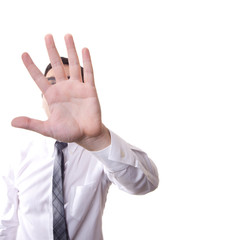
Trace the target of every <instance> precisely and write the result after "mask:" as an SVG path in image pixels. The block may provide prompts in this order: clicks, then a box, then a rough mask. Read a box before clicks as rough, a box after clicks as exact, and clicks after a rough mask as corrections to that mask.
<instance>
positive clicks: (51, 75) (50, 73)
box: [42, 65, 69, 117]
mask: <svg viewBox="0 0 240 240" xmlns="http://www.w3.org/2000/svg"><path fill="white" fill-rule="evenodd" d="M63 66H64V70H65V73H66V75H67V77H68V78H69V66H68V65H63ZM46 78H47V79H48V82H49V84H50V85H52V84H55V83H56V79H55V75H54V71H53V69H52V68H51V69H50V70H49V71H48V73H47V75H46ZM42 105H43V108H44V110H45V112H46V114H47V116H48V117H49V116H50V112H49V108H48V104H47V101H46V99H45V97H44V95H43V103H42Z"/></svg>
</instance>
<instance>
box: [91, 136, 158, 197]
mask: <svg viewBox="0 0 240 240" xmlns="http://www.w3.org/2000/svg"><path fill="white" fill-rule="evenodd" d="M110 134H111V145H110V146H108V147H107V148H105V149H103V150H101V151H92V154H93V155H94V156H95V157H96V158H97V159H98V160H99V161H100V162H101V163H102V164H103V165H104V170H105V173H106V174H107V176H108V178H109V180H110V181H111V182H113V183H114V184H116V185H117V186H118V187H119V188H120V189H121V190H124V191H126V192H128V193H130V194H146V193H148V192H151V191H153V190H155V189H156V188H157V187H158V184H159V178H158V171H157V168H156V166H155V164H154V163H153V161H152V160H151V159H150V158H149V157H148V155H147V154H146V153H145V152H143V151H142V150H140V149H139V148H136V147H134V146H132V145H130V144H128V143H127V142H125V141H124V140H123V139H121V138H120V137H119V136H118V135H116V134H115V133H113V132H111V131H110Z"/></svg>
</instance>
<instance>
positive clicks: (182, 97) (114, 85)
mask: <svg viewBox="0 0 240 240" xmlns="http://www.w3.org/2000/svg"><path fill="white" fill-rule="evenodd" d="M239 13H240V3H239V1H233V0H225V1H224V0H215V1H214V0H201V1H194V0H192V1H190V0H188V1H187V0H184V1H180V0H165V1H160V0H159V1H153V0H148V1H141V0H138V1H131V0H122V1H114V0H112V1H110V0H109V1H107V0H101V1H92V0H87V1H81V0H78V1H74V0H68V1H66V0H65V1H61V0H53V1H51V0H48V1H44V0H41V1H33V0H29V1H27V0H21V1H19V0H12V1H1V3H0V24H1V25H0V26H1V38H0V43H1V44H0V53H1V55H0V61H1V62H0V67H1V79H0V81H1V94H0V102H1V129H0V130H1V136H2V139H1V141H2V140H4V138H6V137H7V136H8V135H9V132H13V133H14V132H15V133H16V134H18V135H19V134H21V131H23V130H21V131H19V130H14V131H13V129H11V126H10V122H11V119H12V118H13V117H16V116H19V115H28V116H31V117H35V118H39V117H40V118H42V116H43V114H42V109H41V96H40V91H39V90H38V88H37V87H36V86H35V84H34V82H33V80H32V79H31V78H30V76H29V75H28V73H27V71H26V69H25V68H24V66H23V64H22V62H21V54H22V53H23V52H24V51H27V52H29V53H30V55H31V56H32V58H33V59H34V61H35V63H36V64H37V65H38V67H39V68H40V69H41V70H44V69H45V66H46V65H47V64H48V62H49V60H48V57H47V52H46V49H45V45H44V36H45V35H46V34H47V33H52V34H53V35H54V37H55V40H56V44H57V46H58V49H59V52H60V54H61V55H62V56H66V49H65V46H64V40H63V37H64V35H65V34H66V33H72V34H73V36H74V37H75V42H76V44H77V49H78V52H79V54H80V55H81V49H82V48H83V47H88V48H89V49H90V52H91V55H92V61H93V66H94V71H95V81H96V85H97V89H98V94H99V98H100V102H101V106H102V115H103V121H104V123H105V125H106V126H107V127H109V128H110V129H111V130H113V131H114V132H116V133H117V134H118V135H120V136H121V137H122V138H124V139H125V140H126V141H128V142H130V143H131V144H133V145H136V146H138V147H140V148H142V149H143V150H145V151H146V152H147V153H148V155H149V156H150V157H151V158H152V159H153V160H154V162H155V163H156V165H157V167H158V170H159V176H160V185H159V188H158V189H157V190H156V191H155V192H153V193H150V194H148V195H145V196H131V195H128V194H126V193H124V192H121V191H119V190H118V189H117V188H116V187H115V186H113V187H112V188H111V190H110V193H109V196H108V200H107V205H106V209H105V212H104V218H103V221H104V222H103V224H104V225H103V231H104V236H105V239H106V240H113V239H114V240H122V239H124V240H128V239H129V240H130V239H131V240H133V239H134V240H135V239H139V240H140V239H151V240H176V239H184V240H187V239H189V240H192V239H194V240H196V239H201V240H202V239H204V240H205V239H207V240H208V239H209V240H212V239H218V240H219V239H227V240H229V239H231V240H234V239H240V229H239V228H240V227H239V226H240V189H239V186H240V174H239V172H240V153H239V146H240V127H239V126H240V113H239V108H240V94H239V90H240V47H239V46H240V14H239ZM2 147H4V145H3V146H2ZM5 161H7V158H2V160H1V164H2V165H4V164H5Z"/></svg>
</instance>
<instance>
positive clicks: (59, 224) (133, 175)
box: [0, 34, 158, 240]
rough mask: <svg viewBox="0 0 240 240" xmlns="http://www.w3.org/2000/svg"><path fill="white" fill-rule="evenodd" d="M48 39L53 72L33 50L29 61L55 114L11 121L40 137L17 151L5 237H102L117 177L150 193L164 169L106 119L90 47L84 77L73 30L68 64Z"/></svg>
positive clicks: (0, 234)
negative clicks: (111, 188) (43, 68)
mask: <svg viewBox="0 0 240 240" xmlns="http://www.w3.org/2000/svg"><path fill="white" fill-rule="evenodd" d="M45 42H46V47H47V51H48V54H49V58H50V62H51V67H52V68H50V69H48V72H47V73H46V77H45V76H44V75H43V74H42V73H41V72H40V71H39V69H38V68H37V67H36V65H35V64H34V63H33V61H32V60H31V58H30V56H29V55H28V54H27V53H24V54H23V55H22V59H23V63H24V64H25V66H26V68H27V70H28V71H29V73H30V75H31V77H32V78H33V79H34V81H35V82H36V84H37V86H38V87H39V88H40V90H41V91H42V94H43V100H44V106H45V110H46V113H47V115H48V120H47V121H39V120H36V119H31V118H28V117H18V118H15V119H13V121H12V126H14V127H17V128H24V129H27V130H31V131H33V132H36V133H40V135H39V134H38V135H34V136H33V138H32V139H31V140H30V141H29V140H28V141H27V142H24V145H25V146H24V147H23V148H22V149H21V151H19V152H18V151H14V157H13V158H14V159H13V163H12V164H11V166H10V168H9V171H8V172H7V173H5V175H4V176H3V182H4V184H5V189H6V194H5V195H4V196H5V198H6V200H5V204H4V205H3V206H2V209H3V210H2V213H1V222H0V239H8V240H9V239H21V240H27V239H31V240H38V239H39V240H40V239H41V240H43V239H44V240H45V239H76V240H81V239H83V240H101V239H103V237H102V214H103V209H104V205H105V201H106V196H107V192H108V189H109V186H110V185H111V183H114V184H116V185H117V186H118V187H119V188H120V189H122V190H124V191H126V192H128V193H130V194H146V193H148V192H150V191H153V190H154V189H156V188H157V186H158V173H157V169H156V167H155V165H154V164H153V162H152V161H151V160H150V159H149V158H148V156H147V155H146V153H144V152H143V151H141V150H140V149H138V148H136V147H133V146H131V145H129V144H128V143H126V142H125V141H124V140H122V139H121V138H120V137H118V136H117V135H116V134H114V133H113V132H111V131H109V130H108V129H107V127H105V126H104V124H103V123H102V120H101V110H100V104H99V101H98V97H97V92H96V88H95V84H94V76H93V68H92V63H91V58H90V53H89V50H88V49H86V48H84V49H83V50H82V57H83V69H84V71H83V76H82V74H81V67H80V63H79V59H78V55H77V53H76V49H75V45H74V41H73V37H72V36H71V35H69V34H68V35H66V36H65V43H66V47H67V52H68V60H69V65H67V64H63V62H62V60H61V58H60V57H59V54H58V52H57V49H56V47H55V43H54V40H53V37H52V36H51V35H47V36H46V37H45ZM83 77H84V81H83ZM56 140H57V143H55V142H56ZM64 143H68V145H67V144H64ZM54 144H55V147H54ZM60 145H61V146H62V148H61V149H60V148H59V146H60ZM15 155H16V156H15ZM59 159H60V160H59ZM57 164H59V165H57ZM61 164H63V165H61ZM57 170H59V171H57ZM58 174H60V175H58ZM61 174H62V175H61ZM56 175H57V176H58V181H57V183H56V181H55V180H54V179H56ZM58 183H59V185H58ZM56 189H57V190H56ZM56 191H57V192H58V195H56ZM56 204H57V206H56Z"/></svg>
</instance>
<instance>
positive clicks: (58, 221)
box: [52, 141, 69, 240]
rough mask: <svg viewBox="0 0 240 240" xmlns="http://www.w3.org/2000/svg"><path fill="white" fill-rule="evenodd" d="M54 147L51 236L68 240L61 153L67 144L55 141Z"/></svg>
mask: <svg viewBox="0 0 240 240" xmlns="http://www.w3.org/2000/svg"><path fill="white" fill-rule="evenodd" d="M55 147H56V149H57V154H56V157H55V160H54V168H53V181H52V207H53V235H54V240H68V239H69V237H68V231H67V223H66V218H65V211H64V198H63V178H64V156H63V151H62V150H63V149H64V148H66V147H67V143H63V142H58V141H57V142H56V143H55Z"/></svg>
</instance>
